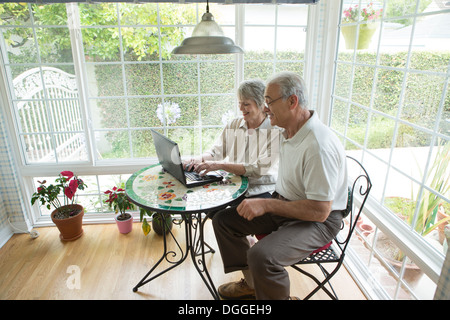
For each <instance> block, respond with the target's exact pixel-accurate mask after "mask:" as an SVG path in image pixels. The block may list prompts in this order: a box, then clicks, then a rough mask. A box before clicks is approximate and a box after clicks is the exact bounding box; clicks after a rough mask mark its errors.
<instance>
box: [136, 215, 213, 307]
mask: <svg viewBox="0 0 450 320" xmlns="http://www.w3.org/2000/svg"><path fill="white" fill-rule="evenodd" d="M158 214H160V215H161V218H162V213H158ZM181 216H182V221H181V222H183V221H184V225H185V234H186V235H185V237H186V248H185V250H184V251H183V249H182V248H181V246H180V244H179V243H178V241H177V239H176V238H175V236H174V235H173V233H172V231H171V230H169V228H168V226H167V225H166V223H165V219H161V221H164V224H163V233H164V236H163V237H164V252H163V254H162V256H161V258H160V259H159V260H158V261H157V262H156V263H155V265H154V266H153V267H152V268H151V269H150V271H149V272H148V273H147V274H146V275H145V276H144V277H143V278H142V279H141V281H139V283H138V284H137V285H136V286H135V287H134V288H133V292H137V291H138V288H139V287H141V286H143V285H145V284H146V283H149V282H150V281H152V280H154V279H156V278H158V277H159V276H161V275H163V274H164V273H166V272H168V271H169V270H172V269H174V268H175V267H177V266H179V265H180V264H182V263H183V262H184V260H186V258H187V257H188V255H190V256H191V260H192V263H193V264H194V267H195V269H196V270H197V272H198V274H199V275H200V277H201V278H202V280H203V282H204V283H205V285H206V287H207V288H208V290H209V292H210V293H211V295H212V296H213V298H214V299H216V300H219V299H220V298H219V294H218V292H217V290H216V287H215V286H214V283H213V281H212V279H211V276H210V275H209V272H208V269H207V268H206V263H205V254H207V253H214V252H215V251H214V249H213V248H212V247H211V246H210V245H208V244H207V243H205V241H204V239H203V226H204V224H205V222H206V220H207V217H205V218H204V219H202V214H201V213H194V214H186V213H184V214H181ZM181 222H180V223H181ZM174 223H175V222H174ZM166 230H168V233H166ZM168 234H170V236H171V237H172V238H173V239H174V240H175V243H176V245H177V247H178V250H179V251H180V252H181V258H180V259H178V260H176V261H173V260H172V258H175V257H176V256H177V253H176V252H175V251H173V250H171V251H167V239H166V237H167V235H168ZM205 246H207V247H208V249H209V250H207V251H205ZM164 260H166V261H167V262H169V263H171V264H172V265H171V266H170V267H168V268H166V269H165V270H163V271H161V272H159V273H158V274H156V275H153V276H152V277H150V278H148V277H149V276H150V275H151V274H152V273H153V272H154V271H155V269H156V268H157V267H158V266H159V264H160V263H161V262H163V261H164ZM147 278H148V279H147Z"/></svg>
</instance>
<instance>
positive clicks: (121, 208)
mask: <svg viewBox="0 0 450 320" xmlns="http://www.w3.org/2000/svg"><path fill="white" fill-rule="evenodd" d="M105 194H107V195H109V197H108V199H106V200H105V203H107V204H108V205H109V208H110V209H113V210H114V211H115V213H117V215H116V216H115V219H116V224H117V227H118V228H119V232H120V233H124V234H125V233H130V232H131V230H132V229H133V216H132V215H131V214H130V213H127V212H125V211H126V210H133V209H134V208H135V205H134V204H133V203H132V202H131V201H130V200H129V199H128V197H127V195H126V194H125V190H124V189H123V188H117V187H113V188H112V190H107V191H105Z"/></svg>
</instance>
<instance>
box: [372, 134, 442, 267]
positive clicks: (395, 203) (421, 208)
mask: <svg viewBox="0 0 450 320" xmlns="http://www.w3.org/2000/svg"><path fill="white" fill-rule="evenodd" d="M449 162H450V143H449V142H447V143H445V145H439V146H438V152H437V154H436V157H435V159H434V162H433V164H432V166H431V168H430V170H429V172H430V174H429V175H428V178H429V179H428V184H427V185H428V186H429V187H430V188H431V189H433V190H435V191H437V192H439V193H440V194H443V195H445V194H447V193H448V191H449V190H450V184H449V179H450V177H449V175H448V172H447V170H448V168H449ZM411 193H412V192H411ZM385 204H386V206H387V207H388V208H390V209H391V211H392V212H394V213H395V214H397V216H399V217H400V218H401V219H402V220H404V221H405V222H406V223H407V224H408V225H411V226H413V227H414V230H415V231H416V232H417V233H419V234H420V235H422V236H426V235H428V234H430V232H432V231H433V230H435V229H436V228H439V227H440V226H444V225H445V224H447V223H448V221H450V216H448V215H445V216H443V217H442V218H441V217H439V216H438V212H439V211H443V210H442V208H443V205H442V203H441V199H440V198H439V197H438V196H436V195H435V194H434V193H432V192H430V191H428V189H425V188H424V189H423V190H422V193H420V192H419V193H418V194H417V195H416V196H414V195H412V196H411V199H405V198H400V197H390V198H387V199H386V200H385ZM416 207H418V208H417V214H416ZM386 241H388V240H386ZM386 241H384V242H386ZM377 242H378V240H377ZM388 251H390V252H391V253H392V255H391V256H392V258H393V259H394V260H397V261H402V260H403V258H404V254H403V253H402V252H401V251H399V250H398V248H397V250H395V252H394V251H392V250H388Z"/></svg>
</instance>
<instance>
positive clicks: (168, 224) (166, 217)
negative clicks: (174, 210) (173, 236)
mask: <svg viewBox="0 0 450 320" xmlns="http://www.w3.org/2000/svg"><path fill="white" fill-rule="evenodd" d="M140 215H141V221H142V230H143V231H144V234H145V235H147V234H148V233H149V232H150V230H151V229H152V228H153V230H155V232H156V234H158V235H160V236H162V235H163V234H164V228H165V230H166V234H167V233H168V232H169V231H170V230H172V227H173V222H172V215H170V214H168V213H157V212H152V211H149V210H146V209H143V208H141V210H140ZM145 215H147V216H149V217H151V218H152V226H151V227H150V225H149V223H148V222H147V219H146V218H145V217H144V216H145ZM161 217H162V218H161ZM164 223H165V226H164Z"/></svg>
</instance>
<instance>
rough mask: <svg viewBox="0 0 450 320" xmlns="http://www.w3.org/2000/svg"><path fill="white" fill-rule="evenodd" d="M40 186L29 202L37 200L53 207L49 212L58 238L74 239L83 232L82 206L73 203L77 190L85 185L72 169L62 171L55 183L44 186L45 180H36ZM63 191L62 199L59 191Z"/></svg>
mask: <svg viewBox="0 0 450 320" xmlns="http://www.w3.org/2000/svg"><path fill="white" fill-rule="evenodd" d="M38 182H39V184H40V186H39V187H38V188H37V191H36V192H35V193H33V195H32V197H31V204H32V205H34V203H35V202H36V201H37V200H39V201H40V202H41V205H45V206H46V207H47V209H49V210H50V209H51V207H53V208H54V211H53V212H52V213H51V218H52V221H53V223H54V224H55V225H56V226H57V227H58V229H59V232H60V236H59V237H60V239H61V240H64V241H72V240H76V239H78V238H79V237H81V235H82V234H83V228H82V225H83V215H84V208H83V206H81V205H79V204H76V203H75V193H76V192H77V190H84V188H86V187H87V185H86V184H85V183H84V182H83V180H81V179H80V178H78V177H77V176H75V175H74V174H73V172H72V171H62V172H61V173H60V174H59V178H57V179H55V184H50V185H48V186H46V183H47V181H46V180H44V181H42V182H41V181H38ZM61 192H63V194H64V196H63V201H62V202H61V201H60V197H58V196H59V195H60V193H61Z"/></svg>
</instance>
